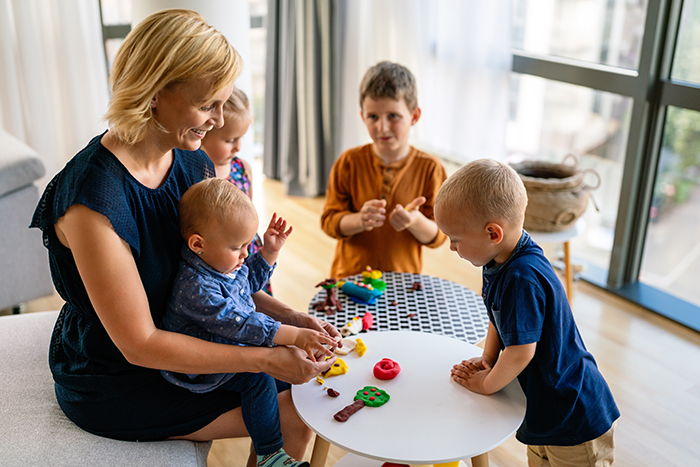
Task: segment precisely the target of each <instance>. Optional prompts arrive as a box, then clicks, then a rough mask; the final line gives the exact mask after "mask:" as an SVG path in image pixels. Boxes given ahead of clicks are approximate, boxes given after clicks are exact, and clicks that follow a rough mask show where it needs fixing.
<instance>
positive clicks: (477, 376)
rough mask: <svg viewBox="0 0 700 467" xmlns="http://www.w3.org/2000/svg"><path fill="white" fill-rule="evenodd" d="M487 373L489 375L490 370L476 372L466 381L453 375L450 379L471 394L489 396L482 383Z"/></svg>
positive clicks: (489, 393)
mask: <svg viewBox="0 0 700 467" xmlns="http://www.w3.org/2000/svg"><path fill="white" fill-rule="evenodd" d="M489 373H491V368H489V369H486V370H480V371H477V372H476V373H474V374H473V375H471V376H470V377H469V378H467V379H464V378H462V377H461V376H459V375H457V374H454V373H453V374H452V379H453V380H455V381H456V382H457V383H459V384H461V385H462V386H464V387H465V388H467V389H469V390H470V391H472V392H475V393H477V394H484V395H487V396H490V395H491V394H492V393H491V392H488V391H486V389H485V387H484V386H485V385H484V382H485V380H486V377H487V376H488V375H489Z"/></svg>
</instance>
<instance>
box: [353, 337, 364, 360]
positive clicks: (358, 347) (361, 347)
mask: <svg viewBox="0 0 700 467" xmlns="http://www.w3.org/2000/svg"><path fill="white" fill-rule="evenodd" d="M355 343H356V344H357V345H356V346H355V350H356V351H357V355H359V356H360V357H361V356H363V355H364V354H365V352H367V346H366V345H365V343H364V342H362V339H360V338H359V337H358V338H357V339H355Z"/></svg>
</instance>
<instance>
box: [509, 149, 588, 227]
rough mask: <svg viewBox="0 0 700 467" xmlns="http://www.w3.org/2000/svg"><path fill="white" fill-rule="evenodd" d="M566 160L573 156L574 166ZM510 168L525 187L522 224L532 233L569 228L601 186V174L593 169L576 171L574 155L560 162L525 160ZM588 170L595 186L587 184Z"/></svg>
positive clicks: (576, 162)
mask: <svg viewBox="0 0 700 467" xmlns="http://www.w3.org/2000/svg"><path fill="white" fill-rule="evenodd" d="M568 159H573V165H572V164H567V163H566V162H567V160H568ZM511 167H513V169H515V171H516V172H518V175H520V178H521V179H522V181H523V184H524V185H525V189H526V190H527V198H528V203H527V209H526V210H525V225H524V227H525V230H530V231H533V232H559V231H561V230H566V229H568V228H569V227H572V226H573V225H574V223H576V221H577V220H578V218H579V217H581V216H582V215H583V213H584V212H585V211H586V207H588V199H589V198H590V196H591V193H590V191H591V190H595V189H596V188H598V187H599V186H600V175H598V173H597V172H596V171H595V170H593V169H586V170H579V169H578V160H577V159H576V156H574V155H573V154H569V155H567V156H566V157H564V160H562V162H561V163H560V164H557V163H552V162H543V161H524V162H520V163H517V164H511ZM588 173H591V174H593V175H595V177H596V178H597V179H598V183H597V184H596V185H595V186H590V185H587V184H586V182H585V180H584V178H585V176H586V174H588Z"/></svg>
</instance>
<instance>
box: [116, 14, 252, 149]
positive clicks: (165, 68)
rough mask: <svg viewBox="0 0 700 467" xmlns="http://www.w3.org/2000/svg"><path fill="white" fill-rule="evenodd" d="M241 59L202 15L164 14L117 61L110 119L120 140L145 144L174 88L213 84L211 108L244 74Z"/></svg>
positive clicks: (145, 25)
mask: <svg viewBox="0 0 700 467" xmlns="http://www.w3.org/2000/svg"><path fill="white" fill-rule="evenodd" d="M242 68H243V63H242V60H241V57H240V55H239V54H238V52H237V51H236V49H234V48H233V46H232V45H231V44H229V42H228V41H227V40H226V38H225V37H224V36H223V34H221V33H220V32H219V31H217V30H216V29H214V28H213V27H212V26H210V25H208V24H207V23H206V22H205V21H204V18H202V16H201V15H199V13H196V12H194V11H190V10H181V9H171V10H162V11H158V12H156V13H153V14H152V15H150V16H148V17H147V18H146V19H144V20H143V21H141V22H140V23H139V24H138V25H137V26H136V27H135V28H134V29H133V30H132V31H131V32H129V34H128V35H127V36H126V39H125V40H124V43H123V44H122V45H121V47H119V50H118V51H117V55H116V57H115V58H114V64H113V65H112V72H111V75H110V79H109V80H110V84H111V86H112V99H111V101H110V103H109V108H108V110H107V113H106V114H105V120H106V121H107V122H108V123H109V125H110V127H111V131H113V132H114V134H115V136H116V137H117V138H118V139H119V140H121V141H123V142H125V143H126V144H135V143H138V142H139V141H142V140H143V138H144V137H145V136H146V133H147V132H148V131H149V130H150V129H152V128H153V127H156V128H161V127H160V125H159V124H158V123H157V122H156V121H155V119H154V116H153V112H152V108H151V99H153V97H154V96H155V94H156V93H157V92H158V91H160V90H162V89H165V88H167V87H169V86H173V85H176V84H181V83H187V82H189V81H192V80H195V79H203V78H204V79H211V80H212V82H211V84H210V88H209V95H208V96H205V97H206V98H205V100H204V102H202V104H205V103H206V102H207V101H209V100H210V99H211V98H212V97H213V96H215V95H216V94H217V93H219V92H220V91H221V90H222V89H224V88H225V87H226V86H228V85H230V84H231V83H233V82H234V81H235V80H236V78H237V77H238V75H240V73H241V69H242Z"/></svg>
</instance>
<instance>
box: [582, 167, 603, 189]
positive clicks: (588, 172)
mask: <svg viewBox="0 0 700 467" xmlns="http://www.w3.org/2000/svg"><path fill="white" fill-rule="evenodd" d="M581 173H582V174H584V176H583V177H584V182H583V183H585V184H586V189H588V190H596V189H598V188H599V187H600V183H601V179H600V174H599V173H598V172H596V171H595V169H585V170H582V171H581ZM585 174H593V175H595V178H596V179H598V183H596V184H595V186H593V185H589V184H588V183H586V181H585V179H586V175H585Z"/></svg>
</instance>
